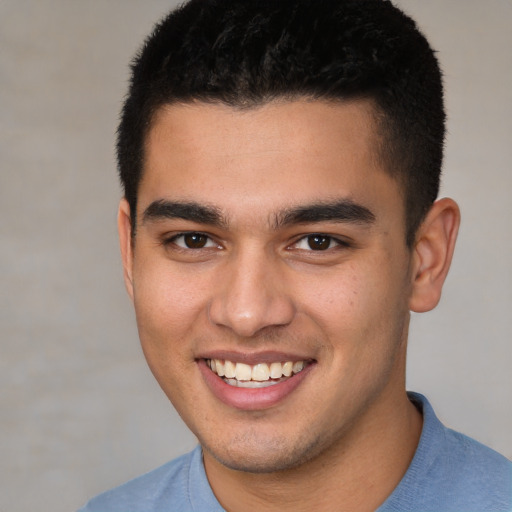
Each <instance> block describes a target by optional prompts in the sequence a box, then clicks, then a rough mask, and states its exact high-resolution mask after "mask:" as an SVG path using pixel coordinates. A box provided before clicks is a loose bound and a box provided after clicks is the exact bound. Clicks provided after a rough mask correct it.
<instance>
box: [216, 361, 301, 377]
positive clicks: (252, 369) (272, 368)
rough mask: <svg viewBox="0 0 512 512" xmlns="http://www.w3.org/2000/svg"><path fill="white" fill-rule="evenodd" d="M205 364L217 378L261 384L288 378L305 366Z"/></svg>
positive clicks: (297, 364) (225, 362)
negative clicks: (251, 381)
mask: <svg viewBox="0 0 512 512" xmlns="http://www.w3.org/2000/svg"><path fill="white" fill-rule="evenodd" d="M206 364H207V365H208V366H209V367H210V368H211V369H212V371H213V372H215V373H216V374H217V375H218V376H219V377H226V378H227V379H236V380H238V381H250V380H254V381H258V382H263V381H266V380H269V379H281V378H282V377H290V375H291V374H292V373H299V372H300V371H301V370H302V369H303V368H304V366H305V363H304V361H296V362H292V361H286V362H284V363H280V362H275V363H271V364H267V363H258V364H255V365H253V366H251V365H248V364H245V363H234V362H233V361H228V360H222V359H207V360H206Z"/></svg>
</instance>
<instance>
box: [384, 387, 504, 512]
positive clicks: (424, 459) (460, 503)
mask: <svg viewBox="0 0 512 512" xmlns="http://www.w3.org/2000/svg"><path fill="white" fill-rule="evenodd" d="M410 399H411V401H413V402H414V403H415V404H416V406H417V407H418V408H419V409H421V410H422V412H423V421H424V423H423V431H422V434H421V438H420V442H419V445H418V448H417V450H416V453H415V455H414V458H413V460H412V462H411V465H410V466H409V469H408V470H407V472H406V474H405V475H404V477H403V479H402V481H401V482H400V484H399V485H398V487H397V488H396V489H395V491H394V492H393V493H392V495H391V496H390V497H389V498H388V500H387V501H386V503H384V505H383V506H382V508H381V509H379V511H380V512H384V511H391V510H396V511H398V510H408V511H421V512H427V511H432V512H433V511H436V512H441V511H442V512H448V511H450V512H460V511H462V510H464V511H466V512H472V511H474V512H477V511H478V512H484V511H489V512H491V511H492V512H512V462H510V461H509V460H508V459H506V458H505V457H503V456H502V455H500V454H499V453H497V452H495V451H494V450H492V449H491V448H489V447H487V446H484V445H483V444H481V443H479V442H478V441H475V440H474V439H471V438H469V437H467V436H465V435H464V434H460V433H458V432H455V431H454V430H451V429H449V428H446V427H445V426H444V425H443V424H442V423H441V422H440V421H439V420H438V419H437V417H436V415H435V413H434V411H433V409H432V407H431V405H430V404H429V402H428V400H427V399H426V398H425V397H423V396H421V395H418V394H410Z"/></svg>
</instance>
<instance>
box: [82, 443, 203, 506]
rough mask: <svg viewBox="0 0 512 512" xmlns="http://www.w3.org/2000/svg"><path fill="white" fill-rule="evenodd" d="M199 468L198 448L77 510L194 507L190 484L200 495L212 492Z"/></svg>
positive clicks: (200, 465) (99, 496) (105, 493)
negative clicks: (202, 477)
mask: <svg viewBox="0 0 512 512" xmlns="http://www.w3.org/2000/svg"><path fill="white" fill-rule="evenodd" d="M201 470H202V463H201V450H200V448H199V447H198V448H196V449H195V450H194V451H192V452H190V453H188V454H186V455H183V456H181V457H178V458H177V459H174V460H172V461H170V462H168V463H167V464H164V465H163V466H161V467H159V468H157V469H155V470H153V471H151V472H149V473H146V474H144V475H142V476H140V477H138V478H135V479H133V480H130V481H129V482H127V483H125V484H123V485H121V486H119V487H116V488H114V489H111V490H110V491H107V492H104V493H103V494H100V495H98V496H96V497H95V498H93V499H92V500H90V501H89V502H88V503H87V504H86V505H85V507H83V508H82V509H80V511H79V512H127V511H128V510H130V511H134V512H160V511H161V510H180V511H186V510H195V507H194V505H193V504H192V501H191V497H190V488H191V486H192V487H193V488H194V492H197V493H198V494H199V495H200V494H201V493H203V494H204V493H205V492H206V493H208V492H211V490H210V489H209V486H208V485H207V480H206V476H205V477H204V481H203V480H202V479H201ZM205 484H206V486H207V488H206V489H204V486H205ZM202 487H203V489H202ZM196 499H197V498H196Z"/></svg>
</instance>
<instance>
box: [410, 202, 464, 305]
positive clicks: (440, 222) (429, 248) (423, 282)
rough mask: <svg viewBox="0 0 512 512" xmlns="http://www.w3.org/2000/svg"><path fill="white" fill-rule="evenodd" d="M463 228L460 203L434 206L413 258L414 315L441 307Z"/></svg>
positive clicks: (412, 296)
mask: <svg viewBox="0 0 512 512" xmlns="http://www.w3.org/2000/svg"><path fill="white" fill-rule="evenodd" d="M459 224H460V211H459V207H458V206H457V203H456V202H455V201H453V200H452V199H449V198H444V199H440V200H438V201H436V202H435V203H434V204H433V205H432V207H431V208H430V210H429V212H428V214H427V216H426V217H425V220H424V221H423V222H422V224H421V226H420V228H419V229H418V233H417V235H416V242H415V245H414V249H413V256H412V274H411V277H412V293H411V297H410V300H409V309H410V310H411V311H415V312H417V313H423V312H425V311H430V310H431V309H434V308H435V307H436V306H437V304H438V302H439V299H440V298H441V290H442V288H443V284H444V280H445V279H446V275H447V274H448V270H449V269H450V264H451V261H452V256H453V251H454V249H455V241H456V239H457V232H458V230H459Z"/></svg>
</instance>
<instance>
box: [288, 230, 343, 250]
mask: <svg viewBox="0 0 512 512" xmlns="http://www.w3.org/2000/svg"><path fill="white" fill-rule="evenodd" d="M339 245H347V244H344V243H343V242H341V241H340V240H337V239H335V238H333V237H332V236H329V235H323V234H320V233H315V234H312V235H307V236H305V237H303V238H301V239H300V240H298V241H297V242H296V243H295V248H296V249H300V250H304V251H326V250H327V249H332V248H333V247H337V246H339Z"/></svg>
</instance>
